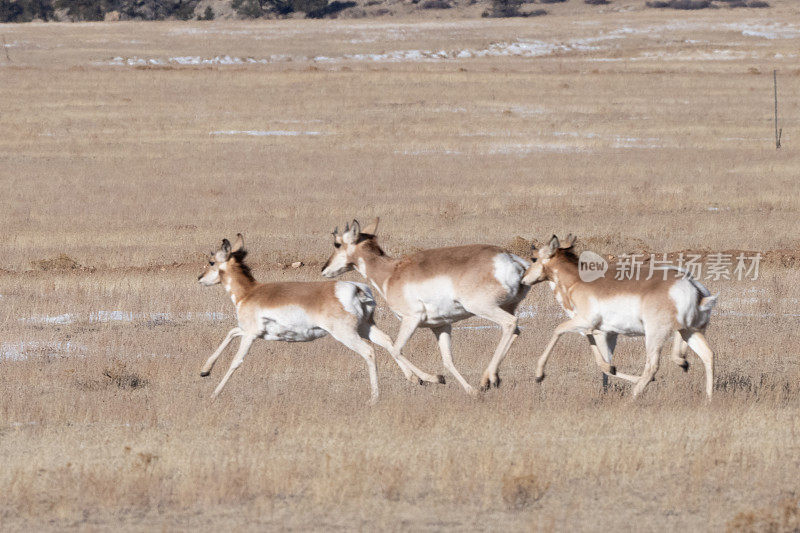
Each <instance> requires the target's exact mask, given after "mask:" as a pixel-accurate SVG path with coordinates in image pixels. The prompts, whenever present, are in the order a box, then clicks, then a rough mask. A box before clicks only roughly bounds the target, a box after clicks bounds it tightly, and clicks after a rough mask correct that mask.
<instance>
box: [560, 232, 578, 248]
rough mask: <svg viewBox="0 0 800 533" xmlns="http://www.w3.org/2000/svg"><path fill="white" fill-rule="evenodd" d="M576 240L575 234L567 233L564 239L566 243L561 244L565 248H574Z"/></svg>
mask: <svg viewBox="0 0 800 533" xmlns="http://www.w3.org/2000/svg"><path fill="white" fill-rule="evenodd" d="M576 240H577V237H575V235H573V234H572V233H570V234H569V235H567V238H566V239H564V244H562V245H561V248H563V249H564V250H566V249H568V248H572V247H573V246H574V245H575V241H576Z"/></svg>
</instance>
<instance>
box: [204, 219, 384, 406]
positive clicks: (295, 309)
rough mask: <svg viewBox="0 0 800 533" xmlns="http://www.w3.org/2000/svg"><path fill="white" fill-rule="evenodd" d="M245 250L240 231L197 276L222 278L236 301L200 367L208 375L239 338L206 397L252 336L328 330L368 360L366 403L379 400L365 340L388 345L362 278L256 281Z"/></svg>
mask: <svg viewBox="0 0 800 533" xmlns="http://www.w3.org/2000/svg"><path fill="white" fill-rule="evenodd" d="M246 255H247V252H246V251H245V249H244V239H243V238H242V235H241V234H238V235H237V236H236V241H235V242H234V244H233V246H231V244H230V242H229V241H228V239H224V240H223V241H222V248H220V249H219V250H218V251H216V252H212V253H211V257H210V259H209V262H208V265H207V266H206V269H205V271H204V272H203V273H202V274H201V275H200V276H199V278H198V280H199V281H200V283H202V284H203V285H216V284H217V283H222V285H223V286H224V287H225V290H226V291H227V292H228V294H229V295H230V297H231V300H232V301H233V304H234V305H235V306H236V316H237V319H238V322H239V325H238V326H236V327H235V328H233V329H232V330H230V331H229V332H228V335H227V336H226V337H225V340H224V341H222V344H220V346H219V348H217V350H216V351H215V352H214V353H213V354H212V355H211V357H209V358H208V361H206V363H205V364H204V365H203V368H202V370H201V371H200V375H201V376H208V375H209V374H210V373H211V369H212V368H213V366H214V363H215V362H216V360H217V358H218V357H219V355H220V354H221V353H222V351H223V350H224V349H225V347H226V346H228V344H229V343H230V342H231V340H233V338H234V337H242V341H241V344H240V345H239V350H238V351H237V352H236V356H235V357H234V358H233V361H232V362H231V366H230V368H229V369H228V372H227V373H226V374H225V377H223V378H222V381H220V383H219V385H217V388H216V389H215V390H214V394H213V395H212V396H211V398H212V399H213V398H216V397H217V395H219V393H220V392H221V391H222V388H223V387H224V386H225V383H226V382H227V381H228V379H230V377H231V375H232V374H233V372H234V371H235V370H236V369H237V368H238V367H239V366H240V365H241V364H242V361H243V360H244V356H245V355H247V351H248V350H249V349H250V346H251V344H252V343H253V341H254V340H255V339H257V338H259V337H260V338H262V339H266V340H273V341H289V342H303V341H313V340H314V339H318V338H320V337H323V336H325V335H326V334H328V333H330V334H331V335H332V336H333V338H335V339H336V340H338V341H339V342H341V343H342V344H344V345H345V346H347V347H348V348H350V349H351V350H353V351H354V352H356V353H357V354H358V355H360V356H361V357H363V358H364V360H365V361H366V362H367V368H368V370H369V382H370V387H371V390H372V395H371V397H370V403H374V402H375V401H376V400H377V399H378V376H377V372H376V368H375V352H374V350H373V349H372V346H370V345H369V343H367V342H365V341H364V339H370V340H371V341H373V342H375V343H377V344H379V345H381V346H384V347H386V348H387V349H389V348H391V345H392V341H391V339H390V338H389V336H388V335H386V334H385V333H383V332H382V331H381V330H379V329H378V328H377V327H376V326H375V323H374V322H373V319H372V313H373V311H374V310H375V299H374V298H373V297H372V291H371V290H370V288H369V287H368V286H367V285H365V284H363V283H354V282H349V281H323V282H305V283H304V282H292V283H258V282H257V281H256V280H255V279H254V278H253V276H252V274H251V273H250V268H248V266H247V265H246V264H245V263H244V258H245V256H246Z"/></svg>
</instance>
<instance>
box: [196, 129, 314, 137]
mask: <svg viewBox="0 0 800 533" xmlns="http://www.w3.org/2000/svg"><path fill="white" fill-rule="evenodd" d="M209 135H251V136H254V137H298V136H300V135H325V134H324V133H323V132H321V131H289V130H220V131H212V132H211V133H209Z"/></svg>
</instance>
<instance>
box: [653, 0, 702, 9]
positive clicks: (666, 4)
mask: <svg viewBox="0 0 800 533" xmlns="http://www.w3.org/2000/svg"><path fill="white" fill-rule="evenodd" d="M645 5H647V7H657V8H662V9H705V8H707V7H711V6H712V4H711V0H654V1H652V2H646V3H645Z"/></svg>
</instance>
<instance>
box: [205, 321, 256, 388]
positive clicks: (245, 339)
mask: <svg viewBox="0 0 800 533" xmlns="http://www.w3.org/2000/svg"><path fill="white" fill-rule="evenodd" d="M254 340H256V336H255V335H244V334H242V343H241V344H240V345H239V350H238V351H237V352H236V355H235V356H234V358H233V361H231V367H230V368H229V369H228V371H227V372H226V373H225V377H223V378H222V381H220V382H219V385H217V388H216V389H214V394H212V395H211V399H212V400H214V399H216V397H217V396H219V393H220V392H222V389H223V387H225V383H227V382H228V380H229V379H230V378H231V376H232V375H233V373H234V371H235V370H236V369H237V368H239V367H240V366H241V364H242V361H244V356H245V355H247V351H248V350H250V346H251V345H252V344H253V341H254Z"/></svg>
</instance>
